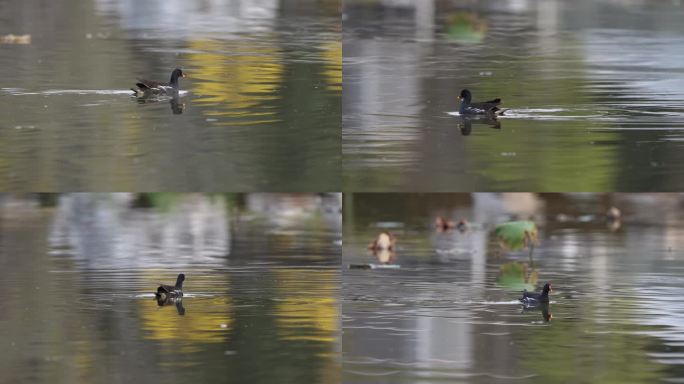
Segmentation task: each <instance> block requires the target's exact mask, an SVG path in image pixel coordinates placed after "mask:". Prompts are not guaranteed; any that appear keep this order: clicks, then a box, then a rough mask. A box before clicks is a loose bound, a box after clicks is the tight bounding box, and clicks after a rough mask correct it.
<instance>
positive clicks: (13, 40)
mask: <svg viewBox="0 0 684 384" xmlns="http://www.w3.org/2000/svg"><path fill="white" fill-rule="evenodd" d="M0 44H31V35H13V34H11V33H10V34H9V35H4V36H0Z"/></svg>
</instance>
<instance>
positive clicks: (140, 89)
mask: <svg viewBox="0 0 684 384" xmlns="http://www.w3.org/2000/svg"><path fill="white" fill-rule="evenodd" d="M179 77H185V73H183V71H182V70H180V69H178V68H176V69H174V70H173V72H171V80H170V81H169V82H168V83H163V82H160V81H154V80H146V79H138V82H137V83H135V86H136V87H137V89H136V88H131V91H133V95H134V96H138V97H145V96H166V95H168V96H173V95H177V94H178V89H179V87H178V78H179Z"/></svg>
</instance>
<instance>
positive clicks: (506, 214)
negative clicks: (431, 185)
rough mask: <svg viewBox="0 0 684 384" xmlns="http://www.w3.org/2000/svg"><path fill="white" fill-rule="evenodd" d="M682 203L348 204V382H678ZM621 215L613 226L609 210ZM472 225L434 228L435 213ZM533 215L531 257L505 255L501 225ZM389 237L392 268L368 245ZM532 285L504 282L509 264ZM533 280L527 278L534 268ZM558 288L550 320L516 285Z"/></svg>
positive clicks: (537, 199) (503, 200) (488, 199)
mask: <svg viewBox="0 0 684 384" xmlns="http://www.w3.org/2000/svg"><path fill="white" fill-rule="evenodd" d="M683 204H684V199H683V198H682V196H681V195H674V194H672V195H662V194H649V195H623V194H617V195H588V194H577V195H573V194H569V195H568V194H566V195H536V194H502V195H499V194H473V195H469V194H391V195H387V194H353V195H345V205H344V210H345V214H344V249H343V266H344V267H345V269H344V270H343V278H342V280H343V288H342V313H343V315H342V318H343V322H342V329H343V342H342V347H343V348H342V353H343V355H342V356H343V381H344V382H345V383H417V382H420V383H432V382H472V383H493V382H497V383H499V382H501V383H509V382H512V381H521V382H532V383H550V382H551V383H596V382H616V383H618V382H619V383H653V382H680V381H681V380H682V379H683V378H684V360H683V359H682V356H684V305H682V300H681V297H682V296H683V295H684V257H682V254H683V253H682V250H684V242H682V238H683V237H682V236H683V235H684V215H683V214H682V212H684V211H682V209H681V208H682V205H683ZM611 206H615V207H617V208H619V209H620V210H621V211H622V220H621V222H620V223H615V222H613V223H609V222H607V221H606V218H605V216H604V215H605V212H606V211H608V209H609V207H611ZM438 215H441V216H444V217H447V218H450V219H453V220H459V219H467V220H469V221H470V223H471V226H470V228H471V229H470V230H469V231H467V232H465V233H460V232H458V231H453V230H452V231H449V232H445V233H439V232H436V231H435V230H434V229H433V227H432V225H433V220H434V219H435V217H436V216H438ZM530 217H531V218H532V219H533V220H534V221H535V222H536V223H537V224H538V226H539V230H540V236H539V239H540V244H539V246H538V247H536V248H535V250H534V253H533V262H534V265H531V264H530V262H529V260H528V252H527V251H526V250H521V251H512V252H504V251H502V250H501V249H500V248H499V245H498V243H497V241H496V240H495V239H493V238H492V237H490V234H489V233H490V231H491V229H492V228H493V227H494V225H495V224H496V223H499V222H503V221H507V220H512V219H516V218H517V219H525V218H530ZM383 230H389V231H392V232H393V233H394V234H395V235H396V236H397V238H398V240H397V241H398V242H397V246H398V249H397V251H396V254H395V255H394V261H393V262H392V265H395V266H396V265H399V266H400V267H399V268H395V269H371V270H361V269H347V268H346V267H347V266H348V265H349V264H365V263H373V264H380V261H378V260H377V259H376V258H375V257H374V256H373V255H372V254H371V253H370V251H368V250H367V249H366V246H367V245H368V243H369V242H370V241H371V240H372V239H373V237H374V236H375V235H376V234H377V233H378V232H380V231H383ZM515 262H518V263H527V267H528V274H527V276H526V277H528V284H523V283H522V282H521V283H516V284H511V283H510V280H507V279H506V277H507V276H508V275H507V274H504V273H503V272H502V271H506V269H507V268H510V266H511V265H513V264H512V263H515ZM533 271H534V272H533ZM546 281H550V282H551V284H552V287H553V292H551V304H550V306H549V312H550V313H551V315H552V319H551V321H550V322H545V321H544V318H543V316H542V315H543V313H542V312H540V311H529V312H523V311H522V308H521V306H520V304H519V303H518V302H517V300H516V299H517V298H518V297H520V292H521V291H522V289H523V287H526V288H527V289H536V290H539V289H540V287H541V285H543V284H544V282H546Z"/></svg>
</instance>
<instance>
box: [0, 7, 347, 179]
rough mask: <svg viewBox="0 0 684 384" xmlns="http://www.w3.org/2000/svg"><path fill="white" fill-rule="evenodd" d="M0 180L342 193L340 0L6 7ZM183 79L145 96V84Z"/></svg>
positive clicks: (0, 48)
mask: <svg viewBox="0 0 684 384" xmlns="http://www.w3.org/2000/svg"><path fill="white" fill-rule="evenodd" d="M9 34H13V35H27V34H28V35H30V38H31V40H30V43H29V44H3V43H1V41H2V39H0V68H2V69H3V76H2V80H0V143H1V144H0V145H1V147H0V183H2V185H4V186H5V189H6V190H7V189H9V190H21V191H33V190H41V191H83V190H85V191H112V190H131V189H133V190H136V191H150V190H152V191H160V190H161V191H169V190H171V191H220V190H230V191H262V190H278V191H288V190H298V191H301V190H309V191H321V190H338V189H339V184H340V180H339V171H340V166H339V163H340V121H341V112H340V104H341V86H342V84H341V83H342V64H341V60H342V50H341V41H340V40H341V26H340V19H339V1H337V0H330V1H328V0H324V1H314V0H310V1H309V0H307V1H291V0H282V1H281V0H267V1H260V2H258V3H255V2H253V1H232V2H229V4H225V2H221V1H207V2H185V1H180V0H174V1H145V2H131V1H129V2H119V1H109V0H87V1H78V2H71V1H62V0H58V1H51V2H42V1H34V0H29V1H11V2H0V37H1V36H6V35H9ZM176 67H178V68H182V69H183V71H184V72H185V73H186V74H187V77H185V78H182V79H181V80H180V87H181V89H182V90H183V91H184V92H182V93H181V94H180V97H178V98H177V99H175V100H174V99H171V98H163V99H161V100H152V101H148V102H144V103H141V102H138V101H137V100H136V99H135V98H133V97H131V96H130V95H131V94H132V92H131V91H130V90H129V88H131V87H133V86H134V85H135V82H136V78H138V77H142V78H145V79H152V80H159V81H169V77H170V74H171V71H172V70H173V69H174V68H176Z"/></svg>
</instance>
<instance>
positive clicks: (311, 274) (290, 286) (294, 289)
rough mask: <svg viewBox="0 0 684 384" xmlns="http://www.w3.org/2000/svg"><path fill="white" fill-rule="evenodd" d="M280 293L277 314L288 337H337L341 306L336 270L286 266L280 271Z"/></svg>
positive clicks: (323, 339) (330, 340)
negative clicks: (338, 299)
mask: <svg viewBox="0 0 684 384" xmlns="http://www.w3.org/2000/svg"><path fill="white" fill-rule="evenodd" d="M276 275H277V276H278V281H279V282H280V285H279V287H278V289H279V290H280V291H281V292H280V295H279V296H280V297H284V299H283V300H282V301H280V302H278V304H277V306H276V309H275V315H276V324H277V325H278V334H279V337H280V338H282V339H284V340H308V341H320V342H324V343H333V342H335V341H337V334H338V322H337V319H338V318H339V315H340V313H339V306H338V302H337V293H338V291H337V287H338V285H337V283H336V282H337V281H338V276H337V272H336V271H328V270H311V269H285V270H278V271H276Z"/></svg>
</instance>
